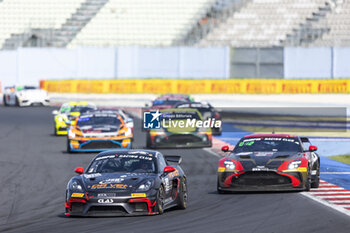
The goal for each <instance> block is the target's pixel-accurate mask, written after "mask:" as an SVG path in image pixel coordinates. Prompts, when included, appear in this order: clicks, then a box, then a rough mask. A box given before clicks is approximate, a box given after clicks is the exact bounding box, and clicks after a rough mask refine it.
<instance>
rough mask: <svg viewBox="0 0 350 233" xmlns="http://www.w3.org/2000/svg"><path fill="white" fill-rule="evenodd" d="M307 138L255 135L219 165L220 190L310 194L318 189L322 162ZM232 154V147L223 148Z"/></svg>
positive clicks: (247, 138) (283, 135)
mask: <svg viewBox="0 0 350 233" xmlns="http://www.w3.org/2000/svg"><path fill="white" fill-rule="evenodd" d="M307 144H310V142H309V139H308V138H305V137H298V136H292V135H287V134H279V135H278V134H255V135H249V136H245V137H243V138H242V139H241V140H240V141H239V142H238V143H237V145H236V146H235V148H234V149H233V151H230V152H231V153H230V155H229V156H227V157H225V158H223V159H221V160H220V161H219V167H218V182H217V190H218V192H219V193H225V192H227V191H260V190H271V191H275V190H306V191H309V190H310V188H318V186H319V182H320V158H319V156H318V155H317V154H316V153H315V151H316V150H317V147H316V146H313V145H310V146H309V148H306V145H307ZM222 150H223V151H224V152H228V151H229V147H228V146H224V147H223V148H222Z"/></svg>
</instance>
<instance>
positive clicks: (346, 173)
mask: <svg viewBox="0 0 350 233" xmlns="http://www.w3.org/2000/svg"><path fill="white" fill-rule="evenodd" d="M321 174H330V175H338V174H340V175H350V172H321Z"/></svg>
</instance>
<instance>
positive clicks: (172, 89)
mask: <svg viewBox="0 0 350 233" xmlns="http://www.w3.org/2000/svg"><path fill="white" fill-rule="evenodd" d="M40 86H41V88H43V89H45V90H47V91H48V92H58V93H104V94H106V93H151V94H164V93H183V94H302V93H303V94H308V93H310V94H315V93H318V94H322V93H350V79H332V80H279V79H221V80H214V79H199V80H179V79H144V80H140V79H118V80H112V79H111V80H42V81H40Z"/></svg>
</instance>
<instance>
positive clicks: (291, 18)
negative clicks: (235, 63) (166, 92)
mask: <svg viewBox="0 0 350 233" xmlns="http://www.w3.org/2000/svg"><path fill="white" fill-rule="evenodd" d="M326 2H327V1H326V0H253V1H250V2H248V3H247V4H246V5H245V7H243V8H242V9H241V10H240V11H237V12H234V13H233V14H232V15H231V16H230V17H228V19H227V20H226V21H225V22H223V23H221V24H219V25H217V27H216V28H214V29H213V30H212V31H211V32H209V33H208V35H206V36H205V37H204V38H203V39H201V40H200V42H199V43H198V44H199V45H201V46H217V45H231V46H234V47H269V46H280V45H281V44H283V41H284V40H285V39H286V37H287V35H288V34H289V33H291V32H292V31H293V29H296V28H298V27H299V25H300V24H302V23H304V22H305V21H306V20H307V19H308V18H310V17H312V15H313V13H314V12H317V11H318V10H319V8H322V7H324V6H325V4H326Z"/></svg>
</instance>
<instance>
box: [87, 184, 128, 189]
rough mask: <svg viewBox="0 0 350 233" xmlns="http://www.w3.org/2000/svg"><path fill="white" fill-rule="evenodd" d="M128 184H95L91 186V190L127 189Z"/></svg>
mask: <svg viewBox="0 0 350 233" xmlns="http://www.w3.org/2000/svg"><path fill="white" fill-rule="evenodd" d="M127 187H128V185H127V184H94V185H92V186H91V189H100V188H121V189H126V188H127Z"/></svg>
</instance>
